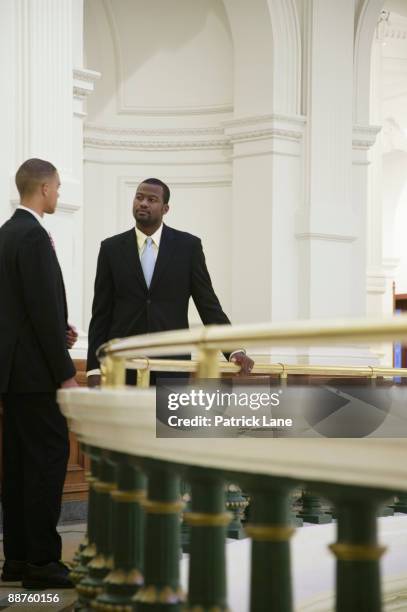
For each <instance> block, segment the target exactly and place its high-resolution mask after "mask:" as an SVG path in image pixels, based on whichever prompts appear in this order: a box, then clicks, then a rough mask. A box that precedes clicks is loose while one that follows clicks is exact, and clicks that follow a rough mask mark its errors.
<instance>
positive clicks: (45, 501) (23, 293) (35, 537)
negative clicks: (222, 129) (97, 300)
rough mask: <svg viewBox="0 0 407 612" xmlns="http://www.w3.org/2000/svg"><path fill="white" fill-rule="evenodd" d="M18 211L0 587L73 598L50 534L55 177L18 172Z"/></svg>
mask: <svg viewBox="0 0 407 612" xmlns="http://www.w3.org/2000/svg"><path fill="white" fill-rule="evenodd" d="M16 185H17V188H18V191H19V193H20V197H21V204H20V206H18V207H17V210H16V211H15V213H14V215H13V216H12V217H11V219H9V220H8V221H7V222H6V223H5V224H4V225H3V226H2V227H1V228H0V287H1V300H0V337H1V343H0V363H1V367H0V394H1V400H2V404H3V482H2V506H3V538H4V539H3V543H4V556H5V563H4V566H3V573H2V580H5V581H13V580H15V581H19V580H23V586H24V587H26V588H39V589H42V588H70V587H71V586H72V584H71V582H70V580H69V578H68V572H69V570H68V568H67V567H66V566H65V565H63V564H62V563H61V562H60V559H61V538H60V536H59V534H58V532H57V529H56V526H57V522H58V519H59V514H60V509H61V498H62V489H63V484H64V480H65V474H66V467H67V462H68V455H69V440H68V430H67V424H66V420H65V418H64V417H63V416H62V414H61V412H60V410H59V408H58V405H57V402H56V390H57V389H58V388H59V387H65V388H66V387H74V386H76V382H75V379H74V376H75V367H74V364H73V362H72V360H71V358H70V356H69V352H68V348H71V346H72V345H73V344H74V342H75V341H76V337H77V334H76V331H75V329H74V328H73V327H72V326H70V325H69V324H68V319H67V317H68V313H67V305H66V297H65V289H64V283H63V279H62V273H61V269H60V267H59V264H58V260H57V257H56V253H55V250H54V246H53V242H52V238H51V236H50V235H49V234H48V232H47V231H46V229H45V228H44V227H43V225H42V220H43V216H44V213H47V214H52V213H53V212H54V211H55V208H56V204H57V199H58V188H59V186H60V182H59V176H58V172H57V171H56V168H55V167H54V166H53V165H52V164H50V163H49V162H47V161H43V160H40V159H29V160H28V161H26V162H24V163H23V164H22V166H20V168H19V169H18V171H17V174H16Z"/></svg>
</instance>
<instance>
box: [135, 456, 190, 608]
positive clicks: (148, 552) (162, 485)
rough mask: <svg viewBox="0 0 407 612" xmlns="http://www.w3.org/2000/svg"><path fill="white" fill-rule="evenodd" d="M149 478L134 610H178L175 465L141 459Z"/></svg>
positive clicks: (181, 597)
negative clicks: (139, 585)
mask: <svg viewBox="0 0 407 612" xmlns="http://www.w3.org/2000/svg"><path fill="white" fill-rule="evenodd" d="M143 467H144V469H145V471H146V473H147V477H148V499H147V500H146V501H145V502H144V504H143V507H144V511H145V513H146V515H145V543H144V587H142V588H141V589H140V590H139V591H138V592H137V594H136V595H135V597H134V601H135V602H136V610H137V612H167V611H168V612H169V611H171V612H180V610H181V607H182V602H183V601H184V595H183V593H182V590H181V587H180V583H179V551H180V512H181V510H182V508H183V502H182V501H181V498H180V478H179V475H178V473H177V471H176V467H175V466H172V465H171V464H169V463H164V462H161V461H155V460H153V459H151V460H147V459H146V460H144V461H143Z"/></svg>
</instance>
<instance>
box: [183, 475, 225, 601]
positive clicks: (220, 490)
mask: <svg viewBox="0 0 407 612" xmlns="http://www.w3.org/2000/svg"><path fill="white" fill-rule="evenodd" d="M188 481H189V483H190V485H191V511H190V512H188V513H185V515H184V520H185V522H186V523H187V524H188V525H189V526H190V529H191V533H190V564H189V594H188V604H187V606H186V608H185V611H190V612H195V611H196V612H197V611H198V610H199V612H212V611H214V610H216V611H217V612H224V611H226V610H228V606H227V600H226V595H227V593H226V561H225V536H226V528H227V525H228V524H229V523H230V521H231V520H232V515H231V514H230V513H229V512H225V483H224V478H223V477H222V474H221V473H220V472H217V471H216V470H207V469H202V468H192V469H191V470H190V471H189V474H188Z"/></svg>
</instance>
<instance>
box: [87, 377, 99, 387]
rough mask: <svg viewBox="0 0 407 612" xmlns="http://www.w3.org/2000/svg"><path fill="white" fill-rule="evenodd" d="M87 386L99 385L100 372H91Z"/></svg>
mask: <svg viewBox="0 0 407 612" xmlns="http://www.w3.org/2000/svg"><path fill="white" fill-rule="evenodd" d="M88 387H90V388H92V387H100V374H91V375H90V376H88Z"/></svg>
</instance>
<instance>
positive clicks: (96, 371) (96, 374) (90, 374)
mask: <svg viewBox="0 0 407 612" xmlns="http://www.w3.org/2000/svg"><path fill="white" fill-rule="evenodd" d="M86 376H87V377H88V376H100V370H99V369H96V370H89V372H86Z"/></svg>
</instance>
